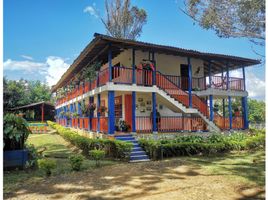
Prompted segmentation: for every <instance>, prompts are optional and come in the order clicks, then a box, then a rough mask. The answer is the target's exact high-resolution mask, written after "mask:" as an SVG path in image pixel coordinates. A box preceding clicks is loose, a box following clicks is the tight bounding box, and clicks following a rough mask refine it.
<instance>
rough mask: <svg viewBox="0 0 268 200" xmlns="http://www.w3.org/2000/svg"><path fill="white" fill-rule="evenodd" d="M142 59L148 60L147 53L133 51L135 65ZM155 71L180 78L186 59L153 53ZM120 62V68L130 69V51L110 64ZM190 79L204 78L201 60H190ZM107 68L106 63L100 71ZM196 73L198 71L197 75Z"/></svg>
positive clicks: (123, 53) (124, 52)
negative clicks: (182, 65) (181, 68)
mask: <svg viewBox="0 0 268 200" xmlns="http://www.w3.org/2000/svg"><path fill="white" fill-rule="evenodd" d="M143 59H149V52H143V51H138V50H136V51H135V63H136V65H139V64H140V63H141V62H143V61H142V60H143ZM155 60H156V69H157V70H158V71H160V72H161V73H164V74H167V75H176V76H180V75H181V73H180V65H181V64H187V58H186V57H182V56H174V55H166V54H159V53H155ZM119 62H120V65H121V66H125V67H131V65H132V50H131V49H128V50H125V51H123V52H122V53H121V54H119V55H118V56H117V57H115V58H113V60H112V64H113V65H115V64H117V63H119ZM191 64H192V77H196V78H200V77H203V76H204V62H203V60H201V59H196V58H191ZM107 67H108V63H106V64H104V65H103V66H102V69H105V68H107ZM198 68H199V70H198ZM197 71H199V72H198V73H197Z"/></svg>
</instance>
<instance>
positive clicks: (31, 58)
mask: <svg viewBox="0 0 268 200" xmlns="http://www.w3.org/2000/svg"><path fill="white" fill-rule="evenodd" d="M20 56H21V57H22V58H25V59H27V60H33V57H31V56H27V55H20Z"/></svg>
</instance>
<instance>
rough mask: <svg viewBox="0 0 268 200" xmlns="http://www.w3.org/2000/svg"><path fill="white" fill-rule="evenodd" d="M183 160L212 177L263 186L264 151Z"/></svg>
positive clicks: (194, 157) (184, 158) (185, 158)
mask: <svg viewBox="0 0 268 200" xmlns="http://www.w3.org/2000/svg"><path fill="white" fill-rule="evenodd" d="M182 159H183V160H185V161H186V162H190V163H191V164H196V165H198V166H200V167H202V168H203V169H204V170H206V171H207V172H208V173H209V174H212V175H221V176H224V177H226V178H227V179H230V180H234V181H239V182H243V183H245V184H254V185H258V186H264V185H265V151H264V150H258V151H254V152H248V151H247V152H233V153H229V154H226V155H218V156H209V157H204V156H193V157H183V158H182Z"/></svg>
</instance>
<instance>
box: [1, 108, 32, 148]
mask: <svg viewBox="0 0 268 200" xmlns="http://www.w3.org/2000/svg"><path fill="white" fill-rule="evenodd" d="M30 133H31V131H30V129H29V127H28V125H27V121H26V120H25V119H23V118H22V117H19V116H16V115H14V114H10V113H8V114H6V115H5V116H4V150H18V149H23V148H24V147H25V146H24V145H25V142H26V140H27V138H28V136H29V134H30Z"/></svg>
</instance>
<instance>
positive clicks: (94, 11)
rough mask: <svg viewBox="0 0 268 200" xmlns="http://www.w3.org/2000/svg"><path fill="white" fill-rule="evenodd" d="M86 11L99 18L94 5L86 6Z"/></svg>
mask: <svg viewBox="0 0 268 200" xmlns="http://www.w3.org/2000/svg"><path fill="white" fill-rule="evenodd" d="M93 6H94V4H93ZM84 13H89V14H90V15H92V16H94V17H96V18H98V15H97V12H96V9H95V8H94V7H92V6H87V7H85V9H84Z"/></svg>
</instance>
